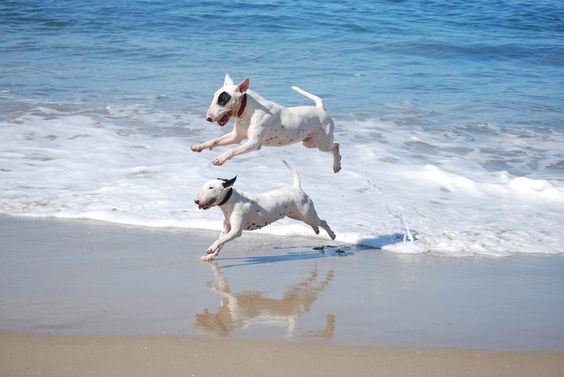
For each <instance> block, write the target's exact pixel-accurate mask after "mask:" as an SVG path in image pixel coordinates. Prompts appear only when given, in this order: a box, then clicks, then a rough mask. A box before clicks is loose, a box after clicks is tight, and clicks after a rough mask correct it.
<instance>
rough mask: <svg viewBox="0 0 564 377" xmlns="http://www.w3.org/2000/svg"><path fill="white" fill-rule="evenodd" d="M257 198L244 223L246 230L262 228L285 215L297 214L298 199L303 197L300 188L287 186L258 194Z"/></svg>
mask: <svg viewBox="0 0 564 377" xmlns="http://www.w3.org/2000/svg"><path fill="white" fill-rule="evenodd" d="M257 198H258V200H257V201H255V203H254V205H253V206H251V208H250V209H249V211H248V212H247V216H246V218H245V223H244V224H243V229H245V230H255V229H260V228H263V227H265V226H267V225H270V224H272V223H274V222H276V221H278V220H280V219H283V218H284V217H288V216H289V217H293V216H296V215H297V214H298V210H297V207H296V199H297V198H301V195H300V191H299V190H296V189H293V188H286V189H281V190H275V191H271V192H269V193H265V194H262V195H258V196H257Z"/></svg>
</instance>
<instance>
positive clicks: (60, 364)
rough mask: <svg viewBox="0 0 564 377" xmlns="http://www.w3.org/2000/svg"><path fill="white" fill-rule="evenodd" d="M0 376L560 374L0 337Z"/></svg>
mask: <svg viewBox="0 0 564 377" xmlns="http://www.w3.org/2000/svg"><path fill="white" fill-rule="evenodd" d="M0 375H1V376H5V377H19V376H22V377H23V376H52V377H66V376H69V377H71V376H72V377H75V376H104V377H112V376H116V377H128V376H131V377H144V376H168V377H174V376H182V377H186V376H188V377H190V376H194V377H199V376H230V377H237V376H241V377H249V376H257V377H258V376H269V377H275V376H280V377H287V376H309V377H314V376H320V377H321V376H323V377H328V376H356V377H362V376H371V377H373V376H414V377H416V376H421V377H424V376H429V377H440V376H445V377H456V376H465V377H476V376H492V377H494V376H495V377H502V376H512V377H519V376H523V377H536V376H539V377H540V376H563V375H564V353H563V352H559V353H550V352H544V353H534V352H528V353H507V352H492V351H475V350H457V349H428V348H427V349H417V348H411V349H408V348H374V347H346V346H329V345H319V344H316V345H313V344H304V343H293V342H292V343H291V342H267V341H261V342H256V341H233V340H226V339H222V340H202V339H194V338H169V337H58V336H9V335H4V336H0Z"/></svg>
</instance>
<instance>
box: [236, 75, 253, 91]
mask: <svg viewBox="0 0 564 377" xmlns="http://www.w3.org/2000/svg"><path fill="white" fill-rule="evenodd" d="M250 83H251V79H249V78H248V77H247V78H246V79H244V80H243V81H242V82H241V83H240V84H239V85H237V89H239V91H240V92H241V93H245V92H246V91H247V89H249V84H250Z"/></svg>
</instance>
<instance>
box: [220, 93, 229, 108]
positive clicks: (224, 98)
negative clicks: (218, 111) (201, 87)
mask: <svg viewBox="0 0 564 377" xmlns="http://www.w3.org/2000/svg"><path fill="white" fill-rule="evenodd" d="M230 99H231V96H230V95H229V94H227V93H226V92H222V93H221V94H220V95H219V97H218V98H217V104H218V105H219V106H225V105H227V102H229V100H230Z"/></svg>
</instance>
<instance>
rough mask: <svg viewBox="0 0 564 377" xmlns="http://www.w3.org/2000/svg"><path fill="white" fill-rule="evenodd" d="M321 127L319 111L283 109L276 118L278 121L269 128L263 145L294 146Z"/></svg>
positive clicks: (298, 108)
mask: <svg viewBox="0 0 564 377" xmlns="http://www.w3.org/2000/svg"><path fill="white" fill-rule="evenodd" d="M321 115H323V113H322V114H321ZM319 127H321V118H320V113H319V111H318V110H317V109H315V108H312V107H296V108H289V109H288V108H287V109H283V110H281V111H280V113H279V114H278V116H277V117H276V121H274V122H272V123H271V125H270V126H269V130H268V133H267V135H266V138H265V140H264V142H263V145H266V146H271V147H277V146H282V145H288V144H293V143H296V142H298V141H302V140H303V139H305V138H306V137H308V136H310V134H311V133H312V132H313V131H314V130H315V129H316V128H319Z"/></svg>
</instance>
